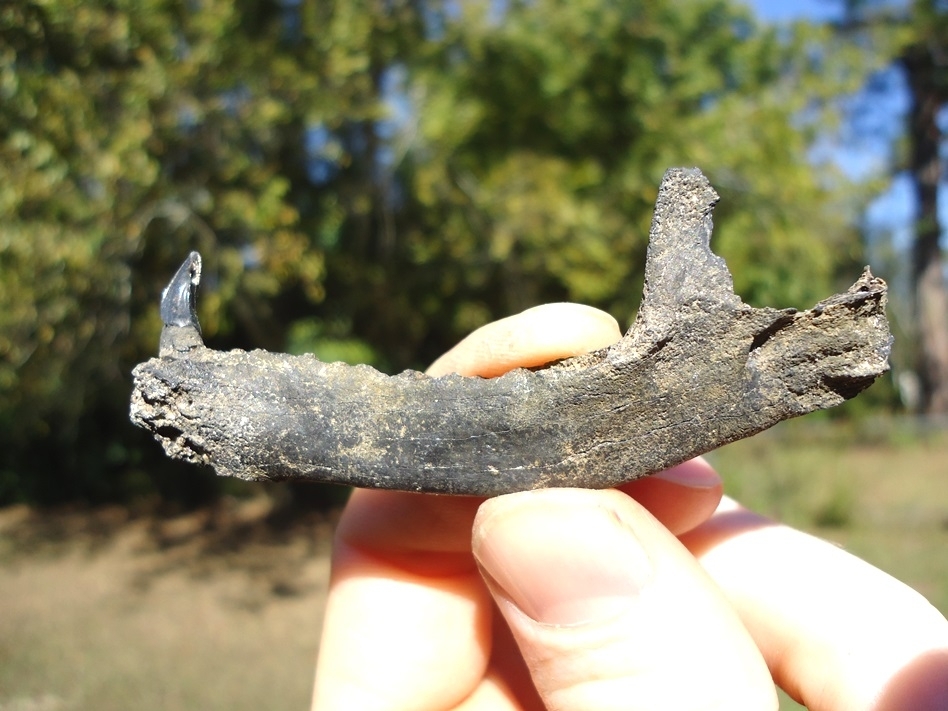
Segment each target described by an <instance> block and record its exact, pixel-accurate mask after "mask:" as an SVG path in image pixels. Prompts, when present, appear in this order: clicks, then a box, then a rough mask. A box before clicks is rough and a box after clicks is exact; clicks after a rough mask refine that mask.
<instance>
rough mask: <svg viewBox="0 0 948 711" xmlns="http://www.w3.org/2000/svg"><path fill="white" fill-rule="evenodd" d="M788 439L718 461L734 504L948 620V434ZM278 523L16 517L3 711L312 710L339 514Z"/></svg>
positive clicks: (871, 426)
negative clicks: (903, 590) (812, 537)
mask: <svg viewBox="0 0 948 711" xmlns="http://www.w3.org/2000/svg"><path fill="white" fill-rule="evenodd" d="M786 425H787V426H784V425H781V426H779V427H778V428H777V429H776V430H775V431H771V432H768V433H764V434H763V435H758V436H757V437H755V438H753V439H751V440H748V441H744V442H739V443H737V444H734V445H730V446H728V447H725V448H724V449H723V450H721V451H719V452H717V453H714V454H713V455H712V461H713V462H714V463H715V465H716V466H717V467H718V469H719V470H720V471H721V472H722V473H723V474H724V476H725V481H726V487H727V490H728V492H729V493H731V494H732V495H734V496H736V497H737V498H738V499H740V500H741V501H742V502H743V503H746V504H748V505H751V506H753V507H754V508H756V509H758V510H761V511H763V512H764V513H767V514H769V515H772V516H774V517H777V518H780V519H781V520H784V521H786V522H788V523H790V524H792V525H795V526H798V527H800V528H804V529H806V530H810V531H813V532H815V533H817V535H820V536H822V537H824V538H827V539H829V540H832V541H835V542H837V543H839V544H840V545H843V546H845V547H847V548H848V549H850V550H851V551H853V552H854V553H855V554H857V555H859V556H861V557H864V558H866V559H867V560H869V561H870V562H872V563H874V564H875V565H878V566H879V567H881V568H883V569H884V570H887V571H888V572H890V573H892V574H893V575H895V576H896V577H898V578H900V579H902V580H904V581H906V582H908V583H909V584H910V585H912V586H913V587H915V588H916V589H918V590H919V591H920V592H922V593H923V594H924V595H926V596H927V597H928V598H929V599H930V600H932V602H933V603H934V604H935V605H936V606H938V607H939V608H940V609H941V610H942V611H943V612H946V611H948V556H946V555H945V551H946V550H948V486H946V479H948V423H941V424H938V423H935V424H934V425H932V424H931V423H929V424H925V423H921V424H920V423H913V422H892V421H881V422H875V423H874V422H863V423H861V424H858V425H854V424H852V423H850V424H845V423H844V424H839V423H832V422H828V421H819V420H813V419H811V418H805V419H804V420H803V421H801V422H800V424H794V423H786ZM279 511H280V509H279V508H276V509H275V508H274V503H273V500H272V499H268V498H265V497H263V496H257V497H256V498H251V499H247V500H237V499H226V500H224V501H223V502H222V503H221V504H220V505H218V506H216V507H213V508H210V509H205V510H201V511H197V512H191V513H187V514H180V515H167V514H160V513H158V512H156V511H154V510H151V509H149V508H148V507H147V506H145V507H137V508H134V507H133V508H121V507H114V508H97V509H92V510H88V509H87V510H79V509H74V510H57V511H42V512H41V511H36V510H32V509H29V508H26V507H13V508H7V509H2V510H0V711H79V710H83V711H84V710H86V709H90V710H92V709H94V710H95V711H112V710H114V711H126V710H127V709H132V708H133V709H136V711H157V710H158V709H168V710H171V709H175V710H176V709H200V710H201V711H214V710H215V709H234V710H237V711H240V710H241V709H248V710H249V709H254V710H258V709H267V710H268V711H281V710H283V709H287V710H289V709H295V710H299V709H306V708H308V705H309V697H310V687H311V683H312V673H313V663H314V660H315V656H316V648H317V643H318V639H319V629H320V622H321V615H322V609H323V604H324V600H325V594H326V586H327V584H328V575H329V549H330V540H331V536H332V528H333V523H334V517H335V515H337V514H335V515H334V514H308V515H303V516H295V517H283V516H279V515H276V514H277V513H279ZM781 708H782V709H784V711H789V710H790V709H793V708H799V707H798V706H796V705H795V704H793V703H792V702H790V701H789V700H786V699H784V701H783V703H782V706H781Z"/></svg>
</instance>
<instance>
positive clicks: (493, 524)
mask: <svg viewBox="0 0 948 711" xmlns="http://www.w3.org/2000/svg"><path fill="white" fill-rule="evenodd" d="M473 549H474V555H475V556H476V558H477V561H478V564H479V566H480V568H481V572H482V574H483V576H484V578H485V580H486V581H487V584H488V586H489V587H490V589H491V592H492V594H493V595H494V598H495V600H496V602H497V604H498V607H499V608H500V610H501V612H502V614H503V615H504V617H505V619H506V621H507V624H508V625H509V627H510V629H511V632H512V633H513V636H514V639H516V641H517V644H518V645H519V647H520V652H521V654H522V656H523V658H524V660H525V661H526V664H527V667H528V669H529V670H530V674H531V676H532V678H533V682H534V684H535V686H536V687H537V691H538V692H539V694H540V696H541V698H542V699H543V701H544V703H545V704H546V707H547V708H548V709H557V710H558V711H581V710H583V711H585V710H589V711H592V710H593V709H595V710H596V711H603V710H605V711H608V710H610V709H629V708H637V709H649V710H650V711H663V710H664V709H669V710H672V709H674V710H675V711H692V710H697V709H709V710H710V709H733V710H735V711H739V710H741V709H748V710H750V709H753V710H754V711H759V710H760V709H776V708H777V699H776V695H775V692H774V686H773V682H772V681H771V678H770V674H769V672H768V671H767V667H766V665H765V664H764V661H763V659H762V657H761V655H760V653H759V652H758V650H757V648H756V647H755V646H754V644H753V642H752V641H751V638H750V636H749V634H748V633H747V631H746V630H745V628H744V627H743V625H742V624H741V622H740V620H739V619H738V617H737V615H736V614H735V612H734V611H733V610H732V609H731V607H730V606H729V604H728V603H727V602H726V601H725V599H724V597H723V595H722V594H721V593H720V592H719V591H718V589H717V587H716V586H715V585H714V584H713V583H712V582H711V580H710V579H709V578H708V577H707V575H706V574H705V573H704V572H703V571H702V569H701V568H700V567H699V566H698V564H697V563H696V561H695V559H694V558H693V557H692V556H691V554H690V553H688V551H687V550H686V549H685V548H684V547H683V546H682V545H681V544H680V543H679V542H678V540H677V539H676V538H675V537H674V536H672V535H671V534H670V533H669V532H668V531H667V529H665V528H664V527H663V526H662V525H661V524H659V523H658V522H657V521H656V520H655V519H654V518H653V517H652V516H651V515H650V514H649V513H648V512H647V511H646V510H645V509H644V508H642V507H641V506H640V505H639V504H638V503H636V502H635V501H634V500H633V499H631V498H629V497H628V496H626V495H625V494H622V493H621V492H618V491H614V490H607V491H588V490H581V489H547V490H541V491H530V492H524V493H519V494H510V495H508V496H501V497H498V498H495V499H490V500H488V501H486V502H485V503H484V504H482V505H481V507H480V509H479V511H478V514H477V518H476V520H475V524H474V533H473Z"/></svg>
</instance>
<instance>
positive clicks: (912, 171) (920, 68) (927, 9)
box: [839, 0, 948, 415]
mask: <svg viewBox="0 0 948 711" xmlns="http://www.w3.org/2000/svg"><path fill="white" fill-rule="evenodd" d="M844 5H845V9H846V12H845V18H844V21H843V22H842V23H840V26H839V33H840V35H841V36H842V37H844V38H845V39H846V40H847V41H849V42H851V43H854V44H861V45H862V46H868V47H872V48H873V49H874V50H875V51H876V53H877V55H878V56H879V57H880V58H881V59H883V60H884V62H885V63H887V64H888V66H889V67H897V68H898V69H899V70H900V71H901V72H902V74H903V76H904V77H905V83H906V86H907V90H908V93H909V102H908V103H909V108H908V112H907V115H906V116H905V127H904V134H903V136H902V137H901V140H900V141H899V144H900V145H899V147H898V150H896V151H894V152H893V153H894V155H895V160H894V161H893V163H892V165H891V167H890V168H891V172H892V173H893V174H899V173H904V174H906V175H907V176H908V177H909V179H910V181H911V183H912V186H913V193H914V194H913V200H914V203H915V204H914V208H915V210H914V212H915V224H914V225H913V227H914V229H913V235H912V241H911V247H910V250H909V251H910V254H909V255H907V258H906V259H905V261H906V262H907V263H908V270H907V271H908V275H909V277H908V281H909V286H908V291H909V292H910V293H911V296H910V298H909V299H908V301H909V302H910V303H909V308H908V309H904V311H908V312H910V313H911V318H910V319H909V321H910V322H909V323H907V324H905V331H906V332H907V333H908V334H909V338H908V339H906V340H905V341H903V342H902V343H901V344H900V346H901V347H900V349H899V350H898V351H897V355H896V359H897V361H898V365H899V366H901V367H902V369H903V373H904V374H906V375H914V376H916V379H917V382H918V386H919V387H918V393H917V396H915V397H913V399H917V400H918V402H917V403H916V405H917V407H918V409H920V410H921V411H923V412H927V413H929V414H935V415H946V414H948V279H946V276H945V257H944V250H943V249H942V246H941V243H942V239H943V236H944V225H943V224H942V223H941V219H940V217H939V211H938V192H939V190H940V189H941V188H943V187H944V175H945V161H944V157H943V156H944V152H943V146H944V131H943V125H944V121H943V119H942V115H943V113H944V108H945V106H946V104H948V64H946V62H945V56H946V53H948V5H946V4H945V3H944V2H943V1H942V0H913V2H911V3H894V2H891V1H890V0H846V1H845V3H844Z"/></svg>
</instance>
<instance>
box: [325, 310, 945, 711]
mask: <svg viewBox="0 0 948 711" xmlns="http://www.w3.org/2000/svg"><path fill="white" fill-rule="evenodd" d="M619 337H620V332H619V328H618V325H617V324H616V322H615V321H614V320H613V319H612V318H611V317H610V316H608V315H607V314H604V313H603V312H600V311H596V310H594V309H590V308H587V307H581V306H577V305H573V304H552V305H548V306H544V307H538V308H535V309H531V310H529V311H526V312H524V313H522V314H519V315H517V316H513V317H510V318H508V319H503V320H502V321H498V322H496V323H494V324H490V325H489V326H486V327H484V328H483V329H480V330H478V331H476V332H475V333H473V334H472V335H471V336H469V337H468V338H467V339H465V340H464V341H462V342H461V343H460V344H458V345H457V346H456V347H455V348H454V349H452V350H451V351H449V352H448V353H447V354H445V355H444V356H442V358H440V359H438V361H436V362H435V363H434V364H433V365H432V366H431V368H430V369H429V373H430V374H432V375H442V374H445V373H449V372H457V373H461V374H464V375H480V376H482V377H493V376H496V375H499V374H501V373H503V372H506V371H507V370H509V369H512V368H515V367H519V366H535V365H540V364H543V363H546V362H549V361H551V360H555V359H557V358H563V357H568V356H571V355H576V354H578V353H582V352H586V351H589V350H593V349H596V348H600V347H602V346H605V345H608V344H610V343H612V342H614V341H615V340H618V338H619ZM762 475H765V474H764V473H762ZM325 615H326V616H325V622H324V625H323V630H322V639H321V643H320V653H319V660H318V663H317V670H316V684H315V690H314V696H313V708H314V709H316V710H317V711H335V710H336V709H340V710H342V709H362V710H365V711H372V709H385V710H386V711H401V710H406V711H407V710H409V709H411V710H413V711H414V710H418V711H423V710H430V711H442V710H447V709H463V710H465V711H467V710H474V709H490V710H501V711H503V710H504V709H557V710H558V711H579V710H581V709H582V710H584V711H585V710H587V709H588V710H589V711H593V710H595V711H603V710H610V709H648V710H650V711H653V710H654V711H663V710H665V709H668V710H669V711H671V710H672V709H674V710H675V711H688V710H690V709H693V710H698V709H702V710H703V709H733V710H740V709H748V710H751V709H753V710H754V711H757V710H759V709H768V708H770V709H775V708H776V707H777V701H776V695H775V691H774V684H775V683H776V684H778V685H780V686H781V687H783V688H784V689H786V690H787V691H788V692H789V693H790V694H791V695H792V696H794V697H795V698H796V699H798V700H799V701H801V702H802V703H804V704H805V705H806V706H807V707H808V708H810V709H813V710H816V711H844V710H849V709H869V710H872V711H884V710H885V711H888V710H889V709H892V710H895V709H909V708H911V709H921V710H925V709H943V708H946V707H948V622H946V620H945V618H944V617H943V616H942V615H941V614H940V613H939V612H938V611H937V610H935V609H934V608H933V607H932V606H931V605H930V604H929V603H928V602H927V601H926V600H925V599H924V598H922V597H921V596H920V595H918V594H917V593H916V592H914V591H913V590H911V589H910V588H908V587H907V586H905V585H903V584H902V583H900V582H898V581H896V580H895V579H893V578H891V577H890V576H888V575H887V574H885V573H883V572H882V571H880V570H878V569H876V568H874V567H872V566H870V565H869V564H867V563H865V562H863V561H861V560H859V559H857V558H855V557H853V556H851V555H849V554H848V553H846V552H845V551H843V550H841V549H840V548H837V547H836V546H833V545H831V544H829V543H827V542H824V541H821V540H818V539H816V538H813V537H811V536H808V535H806V534H804V533H801V532H799V531H795V530H793V529H790V528H788V527H785V526H781V525H779V524H777V523H775V522H773V521H770V520H768V519H766V518H764V517H761V516H759V515H757V514H754V513H752V512H750V511H747V510H746V509H743V508H741V507H740V506H739V505H738V504H736V503H735V502H733V501H731V500H729V499H726V498H722V486H721V481H720V478H719V477H718V476H717V474H716V473H715V472H714V471H713V469H712V468H711V467H710V466H709V465H708V464H707V463H706V462H704V461H703V460H701V459H697V460H693V461H691V462H686V463H685V464H682V465H679V466H678V467H675V468H674V469H671V470H669V471H667V472H662V473H659V474H656V475H653V476H651V477H647V478H645V479H639V480H637V481H634V482H631V483H629V484H627V485H624V486H622V487H620V488H619V489H611V490H603V491H592V490H582V489H548V490H541V491H531V492H522V493H517V494H510V495H507V496H500V497H496V498H494V499H489V500H486V501H485V500H483V499H474V498H455V497H438V496H429V495H418V494H406V493H399V492H387V491H370V490H356V491H355V492H353V495H352V498H351V499H350V502H349V504H348V506H347V507H346V510H345V512H344V514H343V516H342V519H341V521H340V524H339V527H338V530H337V534H336V542H335V547H334V553H333V572H332V580H331V584H330V592H329V598H328V602H327V606H326V613H325Z"/></svg>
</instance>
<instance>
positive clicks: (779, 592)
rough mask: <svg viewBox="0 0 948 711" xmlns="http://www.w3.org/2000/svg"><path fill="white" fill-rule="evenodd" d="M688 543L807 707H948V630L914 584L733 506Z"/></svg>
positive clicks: (725, 506) (777, 674)
mask: <svg viewBox="0 0 948 711" xmlns="http://www.w3.org/2000/svg"><path fill="white" fill-rule="evenodd" d="M683 541H684V542H685V544H686V545H687V546H688V548H689V549H690V550H691V551H692V552H693V553H694V554H695V555H696V556H697V558H698V560H699V561H700V562H701V564H702V565H703V566H704V567H705V569H706V570H707V571H708V572H709V573H710V575H711V576H712V577H713V578H714V580H715V581H716V582H717V584H718V585H719V586H720V587H721V589H722V590H723V591H724V592H725V594H726V595H727V596H728V598H729V599H730V600H731V602H732V604H733V605H734V607H735V608H736V609H737V610H738V612H739V614H740V615H741V618H742V619H743V620H744V623H745V625H746V626H747V628H748V630H749V631H750V633H751V634H752V635H753V637H754V640H755V642H756V643H757V646H758V647H759V648H760V650H761V651H762V653H763V655H764V657H765V659H766V660H767V663H768V665H769V666H770V669H771V671H772V673H773V675H774V678H775V679H776V680H777V682H778V684H780V686H782V687H783V688H784V689H785V690H786V691H787V692H788V693H789V694H790V695H791V696H793V697H794V698H795V699H797V700H798V701H800V702H801V703H803V704H805V705H806V707H807V708H808V709H811V710H812V711H830V710H831V709H832V711H840V710H846V709H872V710H873V711H895V710H896V709H922V710H924V709H936V708H938V709H944V708H946V706H948V622H946V621H945V618H944V617H943V616H942V615H941V613H939V612H938V611H937V610H935V608H933V607H932V606H931V605H930V604H929V603H928V602H927V601H926V600H925V599H924V598H923V597H922V596H920V595H919V594H918V593H916V592H915V591H914V590H912V589H911V588H909V587H908V586H906V585H904V584H903V583H901V582H899V581H897V580H895V579H894V578H892V577H890V576H889V575H887V574H885V573H883V572H882V571H880V570H878V569H876V568H874V567H872V566H871V565H869V564H868V563H866V562H864V561H862V560H860V559H858V558H856V557H854V556H852V555H850V554H849V553H847V552H845V551H844V550H842V549H840V548H838V547H836V546H834V545H832V544H830V543H827V542H825V541H822V540H820V539H817V538H814V537H812V536H809V535H806V534H804V533H801V532H799V531H795V530H793V529H790V528H788V527H786V526H781V525H777V524H775V523H774V522H772V521H770V520H768V519H766V518H764V517H762V516H759V515H757V514H754V513H751V512H750V511H747V510H746V509H743V508H741V507H740V506H738V505H737V504H735V503H734V502H732V501H729V500H727V499H725V501H724V502H723V503H722V506H721V508H720V510H719V512H718V514H716V515H715V516H714V518H712V519H711V521H710V522H708V523H707V524H705V525H703V526H701V527H700V528H698V529H696V530H694V531H693V532H691V533H689V534H688V535H686V536H685V537H684V538H683Z"/></svg>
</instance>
